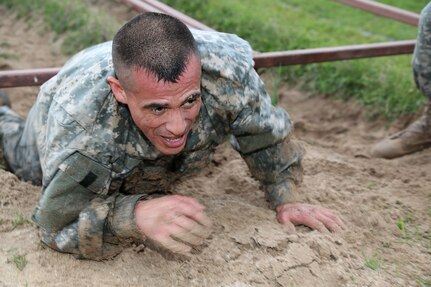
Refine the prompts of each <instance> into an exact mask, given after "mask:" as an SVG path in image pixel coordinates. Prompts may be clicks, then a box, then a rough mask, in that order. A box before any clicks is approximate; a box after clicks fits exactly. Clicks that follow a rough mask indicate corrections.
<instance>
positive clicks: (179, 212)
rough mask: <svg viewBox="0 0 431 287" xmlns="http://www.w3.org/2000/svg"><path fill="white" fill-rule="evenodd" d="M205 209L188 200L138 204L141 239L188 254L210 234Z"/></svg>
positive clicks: (163, 199) (167, 198)
mask: <svg viewBox="0 0 431 287" xmlns="http://www.w3.org/2000/svg"><path fill="white" fill-rule="evenodd" d="M204 209H205V207H204V206H203V205H201V204H199V203H198V202H197V201H196V200H195V199H193V198H191V197H186V196H181V195H169V196H164V197H159V198H156V199H150V200H143V201H139V202H138V203H137V204H136V207H135V220H136V224H137V226H138V228H139V230H140V231H141V233H142V234H143V235H144V237H146V238H148V239H151V240H153V241H155V242H156V243H158V244H160V245H162V246H163V247H165V248H167V249H169V250H171V251H173V252H176V253H182V254H185V253H188V252H190V251H191V249H192V246H196V245H200V244H202V243H203V242H204V240H205V239H206V238H207V237H208V236H209V235H210V233H211V221H210V220H209V219H208V217H207V216H206V215H205V213H204Z"/></svg>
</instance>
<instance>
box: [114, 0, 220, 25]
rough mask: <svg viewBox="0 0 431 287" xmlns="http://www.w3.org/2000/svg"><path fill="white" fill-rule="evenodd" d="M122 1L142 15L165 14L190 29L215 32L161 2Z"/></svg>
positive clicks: (152, 0) (146, 0) (145, 0)
mask: <svg viewBox="0 0 431 287" xmlns="http://www.w3.org/2000/svg"><path fill="white" fill-rule="evenodd" d="M121 1H122V2H123V3H125V4H126V5H128V6H130V7H131V8H132V9H134V10H136V11H137V12H140V13H141V12H144V11H147V12H157V13H165V14H169V15H171V16H173V17H175V18H178V19H179V20H181V21H182V22H184V23H185V24H186V25H187V26H189V27H190V28H195V29H199V30H205V31H215V30H214V29H212V28H210V27H208V26H206V25H205V24H202V23H201V22H199V21H197V20H195V19H193V18H191V17H189V16H187V15H185V14H183V13H181V12H179V11H178V10H175V9H174V8H172V7H169V6H167V5H165V4H163V3H161V2H159V1H155V0H121Z"/></svg>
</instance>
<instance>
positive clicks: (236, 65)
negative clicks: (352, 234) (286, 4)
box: [0, 13, 343, 260]
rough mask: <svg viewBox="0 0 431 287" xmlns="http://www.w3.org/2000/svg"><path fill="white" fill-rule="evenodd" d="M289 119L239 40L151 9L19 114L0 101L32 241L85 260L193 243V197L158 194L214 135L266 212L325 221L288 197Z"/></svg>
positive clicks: (292, 148) (207, 225)
mask: <svg viewBox="0 0 431 287" xmlns="http://www.w3.org/2000/svg"><path fill="white" fill-rule="evenodd" d="M292 129H293V127H292V122H291V120H290V118H289V116H288V114H287V113H286V111H284V110H283V109H281V108H279V107H274V106H272V105H271V101H270V98H269V96H268V94H267V92H266V91H265V89H264V85H263V82H262V81H261V80H260V78H259V77H258V75H257V73H256V72H255V71H254V69H253V61H252V50H251V48H250V46H249V45H248V43H247V42H245V41H244V40H242V39H240V38H238V37H237V36H234V35H230V34H224V33H216V32H203V31H192V32H191V31H190V30H189V29H188V28H187V27H186V26H185V25H184V24H183V23H181V22H180V21H178V20H177V19H175V18H173V17H170V16H167V15H164V14H157V13H144V14H141V15H138V16H136V17H135V18H133V19H132V20H130V21H129V22H128V23H126V24H125V25H124V26H123V27H122V28H121V29H120V30H119V31H118V33H117V34H116V36H115V37H114V40H113V42H107V43H102V44H99V45H97V46H94V47H91V48H89V49H86V50H84V51H82V52H80V53H79V54H77V55H75V56H74V57H72V58H71V59H70V60H69V61H68V62H67V63H66V64H65V66H64V67H63V68H62V70H61V71H60V72H59V73H58V74H57V75H56V76H55V77H53V78H52V79H50V80H49V81H48V82H46V83H45V84H44V85H43V86H42V87H41V90H40V93H39V95H38V98H37V101H36V103H35V105H34V106H33V108H32V110H31V111H30V113H29V115H28V118H27V121H23V120H22V119H20V118H19V117H18V116H17V115H16V114H15V113H14V112H13V111H12V110H10V109H9V108H8V107H7V106H6V105H5V106H2V107H1V108H0V132H1V134H2V136H3V148H4V153H5V158H6V160H7V162H8V165H9V166H10V168H11V170H12V171H13V172H14V173H15V174H16V175H18V176H19V177H20V178H22V179H24V180H31V181H32V182H33V183H41V184H42V193H41V196H40V200H39V202H38V205H37V207H36V209H35V211H34V215H33V220H34V221H35V222H36V224H37V225H38V226H39V227H40V232H41V240H42V242H44V243H45V244H46V245H48V246H50V247H51V248H54V249H55V250H58V251H61V252H67V253H72V254H76V255H77V256H78V257H80V258H89V259H95V260H101V259H105V258H110V257H112V256H114V255H116V254H118V253H119V252H120V251H121V244H120V243H122V242H124V241H126V242H129V241H130V240H132V241H135V242H138V243H140V242H143V241H144V240H146V239H148V240H151V241H152V242H153V243H155V244H157V245H161V246H163V247H165V248H167V249H168V250H171V251H173V252H178V253H187V252H190V250H191V248H192V247H193V246H196V245H199V244H201V243H202V242H203V241H204V239H205V238H206V237H207V236H208V235H209V233H210V230H211V222H210V220H209V218H208V217H207V215H206V213H205V208H204V206H203V205H202V204H200V203H198V202H197V201H196V200H195V199H193V198H191V197H186V196H180V195H175V194H170V193H169V192H170V191H171V189H170V188H171V187H172V184H173V183H174V182H175V180H177V179H179V178H182V177H184V176H187V175H190V174H193V173H196V172H197V171H199V170H201V169H202V168H203V167H204V166H205V165H206V164H207V163H208V162H209V160H210V158H211V156H212V154H213V151H214V148H215V147H216V146H217V145H219V144H221V143H223V142H224V141H225V140H226V138H227V137H228V136H231V143H232V146H233V147H234V149H236V150H237V151H238V152H239V153H240V154H241V156H242V157H243V158H244V160H245V161H246V163H247V165H248V167H249V168H250V170H251V173H252V174H253V176H254V177H255V178H257V179H258V180H259V181H260V182H261V183H262V185H263V188H264V190H265V193H266V198H267V199H268V201H269V204H270V206H271V208H274V209H275V210H276V212H277V218H278V221H279V222H280V223H282V224H285V225H286V226H287V227H288V228H290V230H292V231H294V225H297V224H304V225H307V226H309V227H311V228H314V229H317V230H319V231H321V232H328V231H337V230H339V229H340V228H342V226H343V223H342V221H341V220H340V218H339V217H338V216H337V215H336V214H335V213H334V212H332V211H330V210H327V209H324V208H322V207H319V206H313V205H306V204H300V203H294V202H292V199H291V198H290V197H289V196H290V194H291V192H292V191H293V189H294V188H295V184H296V183H298V182H299V181H300V180H301V175H302V169H301V159H302V156H303V154H302V150H301V148H300V147H299V146H298V145H297V144H295V143H294V142H293V141H292V140H290V135H291V133H292Z"/></svg>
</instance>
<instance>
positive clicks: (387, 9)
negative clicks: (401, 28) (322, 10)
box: [336, 0, 419, 26]
mask: <svg viewBox="0 0 431 287" xmlns="http://www.w3.org/2000/svg"><path fill="white" fill-rule="evenodd" d="M336 1H338V2H340V3H343V4H347V5H350V6H353V7H356V8H359V9H362V10H365V11H368V12H371V13H374V14H377V15H379V16H384V17H387V18H391V19H394V20H397V21H400V22H403V23H406V24H409V25H412V26H417V25H418V24H419V14H417V13H413V12H410V11H406V10H403V9H400V8H396V7H393V6H390V5H386V4H382V3H379V2H377V1H369V0H336Z"/></svg>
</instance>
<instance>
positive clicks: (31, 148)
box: [0, 106, 42, 185]
mask: <svg viewBox="0 0 431 287" xmlns="http://www.w3.org/2000/svg"><path fill="white" fill-rule="evenodd" d="M32 115H33V113H32V112H30V113H29V116H28V118H27V121H25V120H23V119H22V118H21V117H19V116H18V115H17V114H16V113H15V112H14V111H12V110H11V109H10V108H9V107H6V106H1V107H0V135H1V139H2V147H3V153H4V157H5V159H6V162H7V164H8V165H9V167H10V169H11V170H12V172H13V173H14V174H16V175H17V176H18V177H19V178H20V179H22V180H25V181H30V182H32V183H33V184H36V185H40V184H41V182H42V169H41V167H40V160H39V154H38V151H37V146H36V135H35V132H34V129H33V128H32V126H31V124H32V122H33V116H32Z"/></svg>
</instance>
